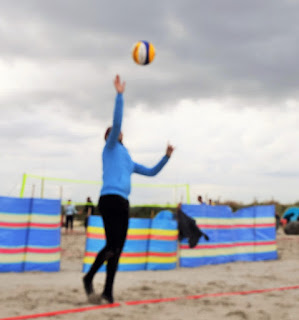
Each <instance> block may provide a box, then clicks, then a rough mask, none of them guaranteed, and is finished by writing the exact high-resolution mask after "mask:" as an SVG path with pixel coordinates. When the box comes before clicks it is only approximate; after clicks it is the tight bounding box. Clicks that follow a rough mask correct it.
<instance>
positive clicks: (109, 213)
mask: <svg viewBox="0 0 299 320" xmlns="http://www.w3.org/2000/svg"><path fill="white" fill-rule="evenodd" d="M114 86H115V89H116V92H117V95H116V100H115V106H114V113H113V125H112V127H109V128H108V129H107V130H106V133H105V141H106V144H105V147H104V150H103V153H102V160H103V186H102V189H101V193H100V199H99V204H98V206H99V212H100V213H101V215H102V217H103V222H104V227H105V234H106V245H105V247H104V248H103V249H102V250H101V251H100V252H99V253H98V255H97V257H96V259H95V261H94V263H93V265H92V266H91V268H90V270H89V272H88V273H87V274H86V275H85V276H84V278H83V283H84V289H85V292H86V294H87V296H88V299H89V301H90V302H92V303H99V301H97V299H94V298H95V297H96V295H94V288H93V278H94V276H95V274H96V272H97V271H98V269H99V268H100V267H101V266H102V265H103V263H104V262H105V261H107V267H106V282H105V285H104V290H103V293H102V294H101V296H100V297H99V298H100V300H101V301H104V302H106V303H107V302H108V303H113V302H114V298H113V282H114V278H115V274H116V271H117V267H118V260H119V257H120V255H121V252H122V249H123V246H124V243H125V239H126V235H127V230H128V222H129V201H128V197H129V194H130V191H131V174H132V173H138V174H142V175H146V176H154V175H156V174H157V173H158V172H160V170H161V169H162V168H163V167H164V165H165V164H166V163H167V162H168V160H169V158H170V156H171V155H172V152H173V150H174V148H173V146H172V145H168V146H167V148H166V154H165V155H164V156H163V157H162V159H161V160H160V161H159V162H158V163H157V164H156V165H155V166H154V167H151V168H149V167H145V166H143V165H141V164H139V163H136V162H134V161H133V160H132V159H131V156H130V154H129V152H128V150H127V148H126V147H125V146H124V145H123V134H122V132H121V125H122V118H123V105H124V102H123V93H124V91H125V83H124V82H121V80H120V77H119V76H118V75H117V76H116V77H115V80H114ZM137 134H138V133H137ZM96 298H97V297H96Z"/></svg>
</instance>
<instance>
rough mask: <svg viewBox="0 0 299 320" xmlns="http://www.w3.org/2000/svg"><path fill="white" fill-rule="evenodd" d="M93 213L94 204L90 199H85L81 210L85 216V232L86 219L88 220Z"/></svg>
mask: <svg viewBox="0 0 299 320" xmlns="http://www.w3.org/2000/svg"><path fill="white" fill-rule="evenodd" d="M94 211H95V207H94V204H93V202H92V200H91V198H90V197H87V199H86V204H85V206H84V209H83V213H84V214H85V218H84V227H85V230H87V226H88V218H89V217H90V216H93V215H94Z"/></svg>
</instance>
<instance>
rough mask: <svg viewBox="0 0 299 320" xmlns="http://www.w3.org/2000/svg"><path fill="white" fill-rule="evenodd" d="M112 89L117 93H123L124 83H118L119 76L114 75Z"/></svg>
mask: <svg viewBox="0 0 299 320" xmlns="http://www.w3.org/2000/svg"><path fill="white" fill-rule="evenodd" d="M114 87H115V89H116V91H117V92H118V93H123V92H124V91H125V87H126V83H125V82H124V81H123V82H121V81H120V76H119V75H116V77H115V79H114Z"/></svg>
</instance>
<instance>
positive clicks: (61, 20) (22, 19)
mask: <svg viewBox="0 0 299 320" xmlns="http://www.w3.org/2000/svg"><path fill="white" fill-rule="evenodd" d="M298 9H299V4H298V3H296V2H290V1H263V2H260V1H257V0H253V1H250V2H247V3H244V2H242V3H241V2H237V1H225V2H223V1H220V0H219V1H212V2H206V1H195V0H194V1H191V0H190V1H184V2H182V1H163V2H161V1H153V2H151V4H150V5H148V6H146V7H145V5H144V3H140V2H138V1H130V2H129V3H128V2H123V1H112V2H107V1H95V0H94V1H85V2H84V3H83V2H82V1H63V2H61V1H51V2H48V1H47V2H45V1H43V2H41V1H26V2H21V3H20V4H19V5H18V6H17V7H16V6H15V5H14V4H13V3H12V2H11V1H4V2H2V10H1V12H2V15H3V18H4V23H3V24H2V28H1V27H0V50H1V54H2V56H3V59H4V61H5V59H19V58H24V59H29V60H32V61H40V63H41V64H42V63H51V64H53V65H54V66H55V64H57V68H61V72H62V73H63V72H67V70H64V69H63V61H66V60H67V61H68V63H71V64H72V65H73V68H76V66H77V63H78V61H85V62H87V63H89V64H90V65H91V66H92V68H94V70H98V72H99V74H101V76H102V77H104V78H105V81H106V84H102V85H101V88H98V87H97V86H96V85H94V86H93V85H91V84H90V81H87V83H86V81H84V78H82V82H81V83H82V87H81V92H83V95H82V94H80V92H78V90H77V89H78V88H75V90H74V91H71V90H67V89H64V88H62V89H61V90H57V89H56V90H57V91H55V90H54V89H53V88H49V89H48V90H47V91H45V89H42V90H41V89H39V88H38V87H37V88H36V89H35V91H34V92H31V93H30V96H31V98H30V99H29V101H30V102H31V103H32V104H36V103H39V101H40V99H43V101H45V102H47V103H48V102H51V101H53V100H55V99H58V100H59V101H63V102H64V105H65V108H68V109H69V110H73V111H74V113H76V110H81V112H80V113H78V114H79V115H80V114H82V112H85V113H91V114H92V115H93V117H95V118H99V119H100V118H103V119H106V118H108V117H109V116H110V114H111V109H107V108H99V104H101V105H104V106H110V105H111V104H112V103H113V102H112V101H111V94H110V92H113V88H112V85H111V82H112V77H113V76H114V66H115V65H119V66H120V68H119V69H120V71H123V74H124V77H125V78H126V80H127V83H128V84H127V95H128V99H127V101H126V102H127V106H128V107H130V106H135V105H136V104H137V103H144V104H146V105H147V106H148V107H149V108H156V109H158V108H161V107H162V106H163V105H166V104H167V105H172V104H174V103H176V102H177V101H178V100H181V99H184V98H187V97H188V98H191V99H198V98H203V97H205V98H206V97H216V98H221V97H228V96H235V97H239V98H240V99H245V100H251V101H252V104H253V105H254V104H255V100H256V101H259V100H260V101H261V100H262V101H267V102H268V103H269V104H270V105H274V104H275V103H276V102H278V101H280V100H285V99H287V98H289V97H293V98H298V93H299V92H298V87H299V77H298V74H299V66H298V64H297V63H296V61H297V57H298V53H299V52H298V51H299V44H298V41H296V39H297V38H298V35H299V29H298V28H299V27H298V23H297V21H298V12H299V10H298ZM12 21H13V22H14V23H12ZM1 30H2V32H1ZM142 38H147V39H148V40H151V41H153V43H154V44H155V46H156V50H157V57H156V60H155V61H154V62H153V64H152V65H151V66H146V67H140V66H136V65H134V63H133V62H132V61H131V58H130V49H131V46H132V44H133V43H134V42H135V41H137V40H139V39H142ZM103 66H104V67H103ZM45 76H47V74H45ZM84 76H85V77H86V75H84ZM69 81H70V82H71V83H72V81H73V79H72V78H71V77H70V79H69ZM95 81H96V80H95ZM174 88H175V90H174ZM23 101H24V100H23ZM30 102H29V104H30ZM8 103H17V104H18V103H19V102H18V97H16V98H13V99H11V100H10V102H8ZM86 106H88V109H86V108H85V107H86ZM83 109H84V110H83Z"/></svg>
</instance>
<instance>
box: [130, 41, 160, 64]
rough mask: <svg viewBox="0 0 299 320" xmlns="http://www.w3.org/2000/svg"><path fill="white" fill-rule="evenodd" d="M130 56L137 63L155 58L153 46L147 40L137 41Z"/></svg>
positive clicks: (146, 62)
mask: <svg viewBox="0 0 299 320" xmlns="http://www.w3.org/2000/svg"><path fill="white" fill-rule="evenodd" d="M132 57H133V60H134V61H135V62H136V63H137V64H141V65H146V64H149V63H151V62H153V60H154V58H155V47H154V46H153V44H152V43H150V42H148V41H138V42H137V43H135V44H134V46H133V50H132Z"/></svg>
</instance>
